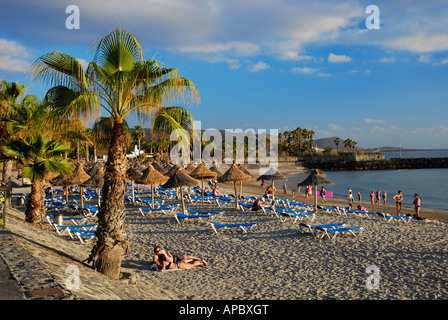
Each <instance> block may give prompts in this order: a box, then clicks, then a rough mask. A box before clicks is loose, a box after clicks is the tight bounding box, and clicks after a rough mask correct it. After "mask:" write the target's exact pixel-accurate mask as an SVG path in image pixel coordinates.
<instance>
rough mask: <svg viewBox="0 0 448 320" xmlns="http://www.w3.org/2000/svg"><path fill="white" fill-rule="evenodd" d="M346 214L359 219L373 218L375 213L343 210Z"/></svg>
mask: <svg viewBox="0 0 448 320" xmlns="http://www.w3.org/2000/svg"><path fill="white" fill-rule="evenodd" d="M345 211H346V212H347V213H351V215H352V216H358V217H361V218H368V219H370V218H373V217H375V212H369V211H366V210H345Z"/></svg>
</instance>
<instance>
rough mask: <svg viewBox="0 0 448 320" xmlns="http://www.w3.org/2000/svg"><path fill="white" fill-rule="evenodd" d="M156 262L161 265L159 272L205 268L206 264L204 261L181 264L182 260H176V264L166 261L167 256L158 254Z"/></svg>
mask: <svg viewBox="0 0 448 320" xmlns="http://www.w3.org/2000/svg"><path fill="white" fill-rule="evenodd" d="M158 261H159V262H160V263H161V265H162V266H161V268H160V271H164V270H171V269H191V268H195V267H197V266H206V265H207V262H205V260H204V259H199V260H193V261H191V262H183V261H184V260H180V261H179V260H178V261H176V262H173V261H168V260H167V256H165V255H164V254H160V255H159V257H158Z"/></svg>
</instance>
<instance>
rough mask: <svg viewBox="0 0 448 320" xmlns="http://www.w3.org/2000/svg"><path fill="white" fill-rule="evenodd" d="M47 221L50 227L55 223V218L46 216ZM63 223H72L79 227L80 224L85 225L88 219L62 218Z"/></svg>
mask: <svg viewBox="0 0 448 320" xmlns="http://www.w3.org/2000/svg"><path fill="white" fill-rule="evenodd" d="M46 218H47V221H48V223H49V224H50V225H53V223H54V216H53V215H51V214H49V215H47V216H46ZM62 220H63V221H70V222H71V223H73V224H75V225H77V224H79V223H84V222H85V221H86V220H87V217H65V218H62Z"/></svg>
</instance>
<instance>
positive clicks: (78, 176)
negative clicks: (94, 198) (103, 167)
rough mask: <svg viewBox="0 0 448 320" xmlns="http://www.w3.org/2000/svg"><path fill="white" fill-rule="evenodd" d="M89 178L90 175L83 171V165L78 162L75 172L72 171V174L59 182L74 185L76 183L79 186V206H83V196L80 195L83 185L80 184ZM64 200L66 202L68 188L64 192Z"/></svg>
mask: <svg viewBox="0 0 448 320" xmlns="http://www.w3.org/2000/svg"><path fill="white" fill-rule="evenodd" d="M89 179H90V176H89V175H88V174H87V173H86V172H85V171H84V165H83V164H79V165H78V166H77V167H76V169H75V172H73V174H72V175H71V176H68V177H67V178H66V179H64V180H63V181H62V182H61V184H62V185H63V186H72V185H76V184H77V185H79V186H80V191H81V208H83V207H84V198H83V197H82V193H83V187H82V186H81V184H83V183H84V182H86V181H87V180H89ZM66 201H67V202H68V190H67V193H66Z"/></svg>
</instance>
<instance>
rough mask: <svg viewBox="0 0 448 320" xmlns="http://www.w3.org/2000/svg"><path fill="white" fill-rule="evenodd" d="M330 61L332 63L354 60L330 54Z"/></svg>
mask: <svg viewBox="0 0 448 320" xmlns="http://www.w3.org/2000/svg"><path fill="white" fill-rule="evenodd" d="M328 61H330V62H350V61H352V58H350V57H348V56H346V55H336V54H334V53H330V54H329V55H328Z"/></svg>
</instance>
